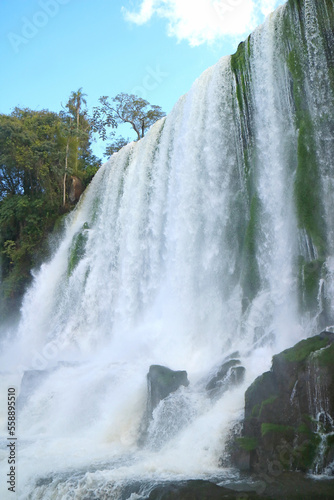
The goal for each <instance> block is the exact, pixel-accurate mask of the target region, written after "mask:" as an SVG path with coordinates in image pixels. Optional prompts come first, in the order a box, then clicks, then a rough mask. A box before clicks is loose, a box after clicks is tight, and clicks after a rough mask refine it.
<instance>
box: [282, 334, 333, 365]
mask: <svg viewBox="0 0 334 500" xmlns="http://www.w3.org/2000/svg"><path fill="white" fill-rule="evenodd" d="M327 344H328V339H321V338H320V336H319V335H317V336H316V337H312V338H310V339H306V340H302V341H301V342H298V344H296V345H295V346H294V347H292V348H291V349H287V350H285V351H283V352H282V353H281V354H280V355H282V356H283V357H284V359H285V360H286V361H289V362H300V361H304V360H305V359H306V358H308V356H309V355H310V354H311V353H312V352H315V351H318V350H319V349H322V348H323V347H326V345H327Z"/></svg>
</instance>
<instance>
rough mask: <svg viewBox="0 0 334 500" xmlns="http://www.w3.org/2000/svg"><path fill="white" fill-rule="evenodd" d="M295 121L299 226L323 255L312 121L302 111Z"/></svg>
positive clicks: (323, 231) (296, 195)
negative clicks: (299, 117)
mask: <svg viewBox="0 0 334 500" xmlns="http://www.w3.org/2000/svg"><path fill="white" fill-rule="evenodd" d="M298 121H299V135H298V166H297V172H296V180H295V199H296V209H297V217H298V224H299V227H301V228H304V229H306V231H307V233H308V234H309V236H310V237H311V238H312V241H313V244H314V246H315V247H316V248H317V250H318V254H319V255H320V256H323V255H325V251H326V242H325V230H324V224H323V220H322V215H323V209H322V205H321V202H320V174H319V168H318V162H317V154H316V144H315V139H314V129H313V123H312V120H311V118H310V116H306V114H305V113H304V116H303V118H302V119H300V120H298Z"/></svg>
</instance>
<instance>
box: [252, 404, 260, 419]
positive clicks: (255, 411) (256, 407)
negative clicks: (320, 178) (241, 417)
mask: <svg viewBox="0 0 334 500" xmlns="http://www.w3.org/2000/svg"><path fill="white" fill-rule="evenodd" d="M260 410H261V405H260V404H256V405H254V406H253V408H252V411H251V417H253V418H257V417H258V416H259V415H260Z"/></svg>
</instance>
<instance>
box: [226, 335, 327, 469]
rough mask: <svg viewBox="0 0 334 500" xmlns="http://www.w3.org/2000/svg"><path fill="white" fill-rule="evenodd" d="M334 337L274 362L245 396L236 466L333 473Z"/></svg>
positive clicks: (297, 347)
mask: <svg viewBox="0 0 334 500" xmlns="http://www.w3.org/2000/svg"><path fill="white" fill-rule="evenodd" d="M333 417H334V334H333V333H330V332H322V333H321V334H320V335H317V336H315V337H312V338H309V339H307V340H303V341H301V342H299V343H298V344H296V345H295V346H294V347H292V348H291V349H287V350H285V351H283V352H282V353H280V354H278V355H276V356H274V357H273V363H272V369H271V371H270V372H266V373H264V374H263V375H262V376H260V377H258V378H257V379H256V380H255V381H254V383H253V384H252V385H251V386H250V387H249V388H248V389H247V391H246V394H245V419H244V422H243V430H242V435H241V437H239V438H236V439H235V442H234V449H233V451H232V454H231V456H232V461H233V462H234V464H235V465H237V466H239V465H240V466H241V465H242V466H243V468H245V457H246V460H247V461H248V467H249V469H250V470H251V471H257V472H259V471H267V470H268V467H272V466H273V464H275V467H276V468H278V469H280V470H291V471H293V470H299V471H304V472H306V471H312V472H313V473H315V474H320V473H323V472H326V473H329V474H331V473H332V474H334V462H333V461H334V421H333Z"/></svg>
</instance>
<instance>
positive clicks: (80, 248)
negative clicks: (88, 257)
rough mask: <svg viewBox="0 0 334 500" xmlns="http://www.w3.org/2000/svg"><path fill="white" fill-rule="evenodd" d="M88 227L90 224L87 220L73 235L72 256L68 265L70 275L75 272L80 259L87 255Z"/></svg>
mask: <svg viewBox="0 0 334 500" xmlns="http://www.w3.org/2000/svg"><path fill="white" fill-rule="evenodd" d="M87 229H88V224H87V222H85V224H84V225H83V226H82V229H81V230H80V231H79V232H78V233H77V234H76V235H75V236H74V237H73V241H72V245H71V250H70V257H69V261H68V267H67V275H68V276H70V275H71V274H72V273H73V271H74V269H75V268H76V267H77V265H78V263H79V261H80V260H81V259H82V257H83V256H84V255H85V250H86V242H87V239H88V234H87Z"/></svg>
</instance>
